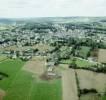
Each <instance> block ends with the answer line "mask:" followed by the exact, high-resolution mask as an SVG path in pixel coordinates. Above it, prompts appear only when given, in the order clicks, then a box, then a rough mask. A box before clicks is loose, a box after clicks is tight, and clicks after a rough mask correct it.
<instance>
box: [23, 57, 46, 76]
mask: <svg viewBox="0 0 106 100" xmlns="http://www.w3.org/2000/svg"><path fill="white" fill-rule="evenodd" d="M45 69H46V66H45V60H44V59H41V58H39V57H37V58H34V59H32V60H31V61H28V62H27V63H26V64H25V65H24V67H23V70H26V71H29V72H32V73H34V74H37V75H41V74H43V73H44V71H45Z"/></svg>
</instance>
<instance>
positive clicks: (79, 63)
mask: <svg viewBox="0 0 106 100" xmlns="http://www.w3.org/2000/svg"><path fill="white" fill-rule="evenodd" d="M60 63H64V64H71V63H72V59H67V60H61V62H60ZM76 64H77V66H78V67H89V66H92V65H94V64H95V63H91V62H89V61H87V60H83V59H78V58H76Z"/></svg>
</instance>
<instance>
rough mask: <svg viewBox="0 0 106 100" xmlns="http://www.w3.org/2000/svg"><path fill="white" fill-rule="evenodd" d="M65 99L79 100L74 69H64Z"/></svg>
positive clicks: (63, 86)
mask: <svg viewBox="0 0 106 100" xmlns="http://www.w3.org/2000/svg"><path fill="white" fill-rule="evenodd" d="M62 88H63V100H78V91H77V84H76V78H75V72H74V69H68V70H64V71H62Z"/></svg>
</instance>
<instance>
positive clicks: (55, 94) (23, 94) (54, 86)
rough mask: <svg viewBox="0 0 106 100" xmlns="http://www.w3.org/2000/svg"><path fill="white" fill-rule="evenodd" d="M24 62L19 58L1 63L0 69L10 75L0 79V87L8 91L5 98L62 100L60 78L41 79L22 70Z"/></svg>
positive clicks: (10, 99)
mask: <svg viewBox="0 0 106 100" xmlns="http://www.w3.org/2000/svg"><path fill="white" fill-rule="evenodd" d="M24 63H25V62H22V61H21V60H19V59H16V60H11V59H8V60H6V61H3V62H2V63H0V71H1V72H3V73H6V74H8V75H9V77H7V78H5V79H3V80H0V88H1V89H3V90H5V92H6V96H5V97H4V99H3V100H62V89H61V80H60V79H54V80H51V81H43V80H40V81H39V80H38V78H36V77H37V76H36V75H34V74H32V73H29V72H26V71H24V70H22V67H23V65H24ZM32 76H35V77H32Z"/></svg>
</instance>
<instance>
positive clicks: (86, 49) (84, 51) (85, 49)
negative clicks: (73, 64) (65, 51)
mask: <svg viewBox="0 0 106 100" xmlns="http://www.w3.org/2000/svg"><path fill="white" fill-rule="evenodd" d="M76 51H77V52H78V54H79V56H80V57H83V58H87V56H88V53H89V51H90V47H87V46H81V47H80V49H79V50H76Z"/></svg>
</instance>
